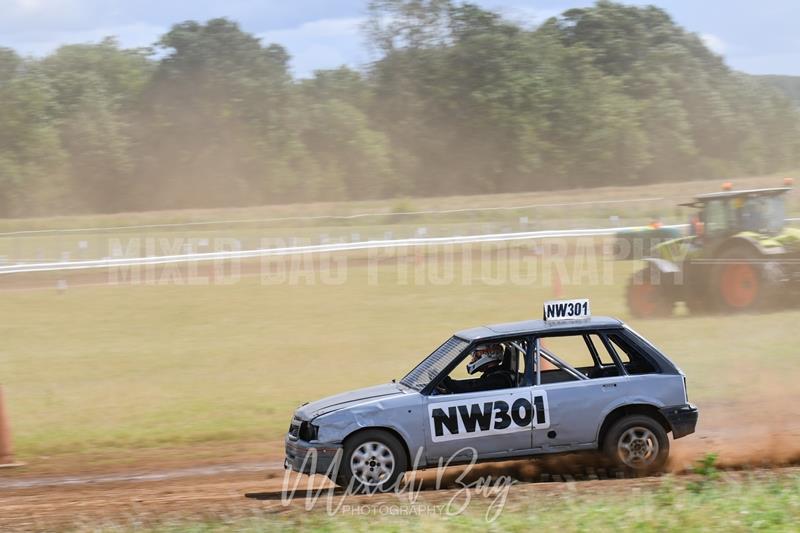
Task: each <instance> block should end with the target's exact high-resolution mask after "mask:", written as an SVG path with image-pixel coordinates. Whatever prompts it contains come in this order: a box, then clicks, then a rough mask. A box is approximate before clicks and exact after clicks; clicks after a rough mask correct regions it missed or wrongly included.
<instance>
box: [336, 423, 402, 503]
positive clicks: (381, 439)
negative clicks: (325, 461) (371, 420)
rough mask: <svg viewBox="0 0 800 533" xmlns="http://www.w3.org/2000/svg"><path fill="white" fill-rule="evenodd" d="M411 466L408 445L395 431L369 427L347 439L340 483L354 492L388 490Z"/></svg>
mask: <svg viewBox="0 0 800 533" xmlns="http://www.w3.org/2000/svg"><path fill="white" fill-rule="evenodd" d="M407 468H408V466H407V459H406V453H405V449H404V448H403V445H402V444H401V443H400V441H399V440H398V439H397V438H396V437H395V436H394V435H392V434H391V433H389V432H386V431H381V430H366V431H362V432H359V433H356V434H355V435H353V436H352V437H350V438H348V439H347V440H346V441H345V445H344V454H343V456H342V464H341V465H340V467H339V475H338V477H337V479H336V483H337V484H338V485H339V486H342V487H351V488H352V489H353V490H354V492H387V491H390V490H393V489H394V487H395V485H396V483H397V480H398V479H400V478H401V477H402V475H403V474H404V473H405V471H406V469H407Z"/></svg>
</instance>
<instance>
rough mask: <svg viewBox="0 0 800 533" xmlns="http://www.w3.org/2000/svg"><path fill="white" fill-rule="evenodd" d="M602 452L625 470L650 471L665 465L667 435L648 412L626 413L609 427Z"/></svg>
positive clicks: (667, 445)
mask: <svg viewBox="0 0 800 533" xmlns="http://www.w3.org/2000/svg"><path fill="white" fill-rule="evenodd" d="M603 453H605V455H606V456H607V457H608V458H609V459H610V460H611V461H612V463H613V464H614V465H616V466H618V467H620V468H623V469H624V470H627V471H629V472H632V473H634V474H639V475H640V474H650V473H653V472H658V471H660V470H662V469H663V468H664V465H665V464H666V462H667V458H668V457H669V437H668V436H667V432H666V430H665V429H664V427H663V426H662V425H661V424H660V423H659V422H658V421H657V420H654V419H653V418H651V417H649V416H647V415H629V416H626V417H623V418H621V419H620V420H618V421H617V422H615V423H614V425H613V426H611V428H610V429H609V430H608V432H607V433H606V437H605V441H604V442H603Z"/></svg>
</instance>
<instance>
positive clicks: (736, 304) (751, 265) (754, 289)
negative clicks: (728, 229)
mask: <svg viewBox="0 0 800 533" xmlns="http://www.w3.org/2000/svg"><path fill="white" fill-rule="evenodd" d="M761 259H762V256H761V255H760V254H759V253H758V252H757V251H756V250H754V249H752V248H750V247H749V246H734V247H733V248H731V249H729V250H727V251H725V252H723V253H722V255H721V256H720V258H719V264H717V265H715V266H714V270H713V272H712V276H711V280H712V284H713V285H712V289H713V294H714V295H715V296H716V304H717V307H718V308H719V309H720V310H723V311H728V312H732V313H739V312H748V311H756V310H760V309H762V308H763V307H764V306H765V304H766V303H767V301H768V299H769V298H768V297H767V295H768V294H769V293H770V292H772V289H773V288H774V287H775V283H774V282H773V280H772V279H771V278H772V276H770V275H768V271H769V269H768V268H767V265H766V264H765V263H763V262H761V261H760V260H761Z"/></svg>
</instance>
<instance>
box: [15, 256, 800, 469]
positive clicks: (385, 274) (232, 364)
mask: <svg viewBox="0 0 800 533" xmlns="http://www.w3.org/2000/svg"><path fill="white" fill-rule="evenodd" d="M512 264H516V263H512ZM508 265H509V263H508V262H506V261H504V260H498V261H496V262H489V261H486V262H483V263H480V262H478V263H470V264H469V266H470V268H469V269H468V270H467V271H464V270H462V269H461V263H460V262H459V263H458V265H456V270H455V273H454V279H453V280H446V279H445V282H444V283H438V282H437V283H434V282H433V281H431V279H430V278H429V277H426V276H425V275H423V276H421V282H420V283H413V277H412V278H411V281H412V282H407V283H402V282H400V281H402V280H399V279H398V272H397V270H396V269H395V267H392V266H390V265H383V266H381V267H380V269H379V270H378V271H377V283H373V282H371V281H370V279H371V278H370V271H369V269H368V268H367V267H365V266H364V265H351V266H350V268H349V269H348V270H347V277H346V280H344V283H342V284H338V285H331V284H324V283H322V282H321V281H320V274H319V273H317V275H316V276H313V277H312V278H311V279H310V280H305V281H306V282H305V283H299V284H294V285H293V284H289V283H282V284H276V285H264V284H262V283H260V280H259V278H258V277H248V278H243V279H242V280H240V281H239V282H238V283H234V284H231V285H176V284H169V285H164V286H150V285H144V286H99V287H76V288H72V289H69V290H68V291H67V292H66V293H65V294H58V293H57V292H56V291H54V290H52V291H50V290H40V291H10V292H4V293H2V300H0V316H2V317H3V319H2V322H0V338H2V343H0V376H1V377H2V382H3V384H4V386H5V390H6V399H7V404H8V409H9V410H10V414H11V419H12V424H13V429H14V435H15V443H16V448H17V452H18V455H19V456H20V457H21V458H23V459H25V458H31V457H33V456H36V455H50V454H60V453H86V452H98V453H100V452H111V453H114V452H125V451H130V450H133V449H137V448H157V447H162V446H166V445H169V446H174V445H183V444H193V443H207V442H214V441H221V440H225V441H245V440H258V439H269V440H273V439H279V438H280V437H281V435H282V434H283V432H284V431H285V429H286V427H287V424H288V421H289V418H290V416H291V413H292V410H293V409H294V408H295V407H296V406H297V405H299V404H300V403H302V402H305V401H308V400H312V399H315V398H318V397H321V396H324V395H327V394H331V393H335V392H338V391H343V390H347V389H352V388H355V387H359V386H366V385H370V384H374V383H380V382H386V381H388V380H390V379H392V378H398V377H401V376H402V375H403V374H404V373H405V372H407V371H408V370H409V369H411V368H412V367H413V366H414V364H415V363H417V362H418V361H419V360H420V359H422V358H423V357H424V356H426V355H427V354H428V353H429V352H430V351H431V350H432V349H433V348H435V347H436V346H438V344H439V343H440V342H441V341H443V340H444V339H445V338H446V337H447V336H449V335H450V334H451V332H453V331H456V330H459V329H462V328H465V327H469V326H474V325H478V324H484V323H491V322H503V321H512V320H520V319H526V318H534V317H538V316H540V315H541V303H542V301H543V300H546V299H549V298H550V297H551V296H552V289H551V288H550V287H549V280H550V278H549V276H547V275H542V274H541V273H540V274H539V275H538V279H533V280H532V279H530V278H527V277H524V276H523V277H520V278H519V279H520V282H521V283H511V282H509V281H507V280H506V281H502V280H501V281H500V282H499V283H496V282H487V280H486V275H489V274H491V273H492V272H495V273H496V272H497V271H498V270H499V271H503V270H504V269H506V268H507V267H508ZM568 265H573V264H572V263H569V264H568ZM409 268H411V270H410V271H409V272H410V273H413V272H414V267H413V266H411V267H409ZM605 268H610V269H612V278H613V283H612V284H610V285H605V284H602V283H591V280H590V279H589V278H587V277H584V278H583V283H581V284H579V285H571V284H569V282H570V281H571V280H570V279H569V278H568V279H567V280H565V281H566V282H567V284H566V285H565V296H566V297H570V296H575V297H577V296H588V297H590V298H591V299H592V308H593V311H594V313H595V314H606V315H612V316H618V317H621V318H623V319H627V318H628V317H627V312H626V310H625V307H624V303H623V290H624V284H625V280H626V278H627V276H628V275H629V274H630V272H631V270H632V268H633V265H632V264H631V263H608V264H605ZM482 269H486V270H485V271H484V274H482ZM419 272H420V273H423V274H425V273H426V272H427V275H430V271H424V270H419ZM568 273H569V274H570V275H572V274H574V273H575V270H574V269H573V266H569V268H568ZM374 274H375V273H373V280H374V279H375V278H374ZM301 281H302V280H301ZM434 281H435V280H434ZM522 282H524V283H522ZM799 320H800V311H786V312H781V313H771V314H765V315H754V316H746V317H737V316H727V317H724V316H718V317H704V318H689V317H676V318H673V319H665V320H654V321H644V322H643V321H632V325H633V326H634V327H636V328H637V330H639V331H640V332H641V333H642V334H644V335H645V336H646V337H648V338H649V339H651V340H652V341H653V342H654V343H655V344H656V345H658V346H660V347H661V348H663V349H664V350H665V351H666V353H668V354H669V355H670V356H671V357H672V358H673V359H674V360H675V361H676V362H677V363H678V364H679V365H680V366H681V367H682V368H683V369H684V370H685V371H686V372H687V374H688V376H689V394H690V399H692V400H693V401H697V402H700V403H701V406H702V404H703V403H704V402H705V403H708V404H724V403H730V404H731V405H737V402H742V401H743V400H745V399H747V398H751V399H752V398H757V399H758V400H759V401H762V400H763V401H769V399H771V398H772V399H776V398H780V399H782V400H785V401H789V402H791V401H792V399H793V398H794V399H795V400H796V398H795V396H796V392H791V391H796V383H797V381H798V378H800V366H799V365H798V364H797V361H796V346H797V344H796V334H795V331H794V328H795V327H796V324H797V323H798V321H799ZM792 395H795V396H792Z"/></svg>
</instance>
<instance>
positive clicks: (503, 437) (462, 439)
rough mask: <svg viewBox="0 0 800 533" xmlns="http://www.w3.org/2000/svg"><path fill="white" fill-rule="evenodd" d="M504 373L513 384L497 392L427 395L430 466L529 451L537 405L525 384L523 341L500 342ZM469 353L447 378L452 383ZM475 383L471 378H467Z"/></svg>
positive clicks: (427, 446) (467, 358)
mask: <svg viewBox="0 0 800 533" xmlns="http://www.w3.org/2000/svg"><path fill="white" fill-rule="evenodd" d="M502 344H503V348H504V350H505V357H504V361H503V363H502V364H503V366H505V367H506V368H504V371H507V372H510V373H511V374H512V375H513V376H514V381H515V386H514V387H511V388H502V389H495V390H482V391H476V392H461V393H455V394H450V393H447V391H441V392H440V393H434V394H431V395H429V396H428V397H427V399H426V402H427V406H426V407H427V416H428V423H427V424H426V444H427V445H426V458H427V460H428V463H436V462H437V461H439V460H440V459H441V460H442V461H444V462H445V463H447V461H448V460H459V461H463V460H465V459H470V458H471V457H472V456H474V455H476V454H477V456H478V457H480V458H491V457H502V456H504V455H506V454H508V453H509V452H513V451H517V450H527V449H529V448H530V447H531V427H532V423H533V422H534V418H535V416H536V406H535V405H534V404H533V403H532V401H531V394H532V387H531V386H529V385H527V384H526V380H525V375H524V371H523V369H522V367H521V366H520V364H519V363H520V361H524V360H527V359H526V358H525V355H526V352H527V351H528V349H527V346H528V340H527V339H515V340H512V341H503V343H502ZM470 357H471V355H470V354H467V355H466V357H464V359H463V360H462V361H461V362H460V363H459V364H458V365H457V366H456V368H455V369H454V370H453V371H452V372H451V373H450V374H449V377H450V378H451V379H454V380H459V379H461V378H462V377H464V376H465V375H466V372H465V371H464V370H463V368H464V366H465V365H466V363H468V362H469V360H470ZM469 377H470V378H473V379H474V376H469Z"/></svg>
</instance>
